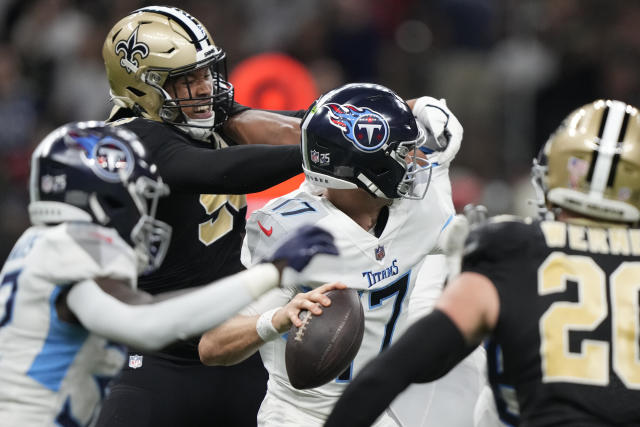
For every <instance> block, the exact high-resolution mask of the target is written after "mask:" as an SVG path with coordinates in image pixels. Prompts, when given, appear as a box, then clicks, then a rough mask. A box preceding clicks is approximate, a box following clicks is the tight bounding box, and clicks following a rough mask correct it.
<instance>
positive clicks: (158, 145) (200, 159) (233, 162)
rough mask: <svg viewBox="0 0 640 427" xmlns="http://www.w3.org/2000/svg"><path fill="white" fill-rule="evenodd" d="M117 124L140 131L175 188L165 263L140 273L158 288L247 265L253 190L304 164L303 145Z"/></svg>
mask: <svg viewBox="0 0 640 427" xmlns="http://www.w3.org/2000/svg"><path fill="white" fill-rule="evenodd" d="M113 125H115V126H122V127H124V128H126V129H129V130H131V131H133V132H134V133H136V134H137V135H138V137H139V138H140V140H141V141H142V142H143V144H144V146H145V148H146V149H147V150H148V151H149V158H150V159H151V160H152V161H153V162H154V163H155V164H156V166H157V167H158V172H159V174H160V176H161V177H162V179H163V181H164V182H165V183H167V184H168V185H169V189H170V192H171V193H170V195H169V196H167V197H163V198H162V199H160V202H159V205H158V210H157V213H156V217H157V218H158V219H160V220H162V221H165V222H166V223H168V224H169V225H170V226H171V227H172V235H171V243H170V245H169V249H168V252H167V255H166V257H165V259H164V261H163V263H162V265H161V267H160V268H159V269H157V270H156V271H154V272H153V273H151V274H148V275H145V276H141V277H140V278H139V279H138V280H139V282H138V286H139V287H140V288H141V289H143V290H145V291H147V292H149V293H152V294H156V293H159V292H165V291H173V290H178V289H183V288H189V287H193V286H200V285H204V284H208V283H210V282H212V281H214V280H217V279H220V278H223V277H226V276H229V275H230V274H234V273H236V272H238V271H241V270H242V269H244V267H243V266H242V264H241V262H240V249H241V247H242V239H243V237H244V232H245V218H246V214H247V202H246V196H245V194H246V193H253V192H258V191H262V190H265V189H267V188H269V187H271V186H273V185H276V184H278V183H280V182H282V181H284V180H286V179H288V178H291V177H292V176H295V175H296V174H298V173H300V172H302V167H301V165H302V157H301V154H300V148H299V146H284V145H283V146H270V145H242V146H229V147H224V148H220V149H215V148H214V146H213V145H212V144H209V143H206V142H201V141H199V140H196V139H193V138H191V137H189V136H188V135H187V134H186V133H183V132H182V131H180V130H178V129H177V128H175V127H174V126H171V125H167V124H165V123H161V122H155V121H152V120H148V119H144V118H122V119H117V120H115V121H113ZM220 304H224V301H220ZM212 309H213V308H212ZM178 347H179V346H178ZM190 347H191V348H190V349H189V351H188V352H187V353H189V354H190V356H189V357H191V356H193V358H197V351H196V346H195V345H191V346H190ZM179 353H180V354H181V355H182V354H183V353H184V352H183V351H180V352H179Z"/></svg>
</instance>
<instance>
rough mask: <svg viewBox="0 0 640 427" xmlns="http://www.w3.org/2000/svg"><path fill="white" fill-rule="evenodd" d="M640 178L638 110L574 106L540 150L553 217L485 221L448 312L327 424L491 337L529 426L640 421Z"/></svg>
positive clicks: (430, 321) (440, 310)
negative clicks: (573, 109) (639, 352)
mask: <svg viewBox="0 0 640 427" xmlns="http://www.w3.org/2000/svg"><path fill="white" fill-rule="evenodd" d="M639 177H640V114H639V113H638V110H637V108H635V107H633V106H631V105H628V104H625V103H623V102H620V101H613V100H606V101H605V100H597V101H595V102H592V103H591V104H587V105H585V106H583V107H580V108H578V109H577V110H575V111H574V112H572V113H571V114H570V115H569V116H568V117H567V118H566V119H565V121H564V122H563V123H562V124H561V125H560V127H559V128H558V129H557V130H556V131H555V133H553V134H552V135H551V136H550V138H549V140H548V141H547V142H546V144H545V145H544V147H543V149H542V150H541V152H540V154H539V156H538V158H537V159H536V160H535V161H534V167H533V180H534V184H535V185H536V187H537V189H538V191H539V195H540V212H541V218H540V219H537V220H528V221H521V220H517V219H515V218H495V219H494V220H492V221H490V222H489V223H488V224H486V225H484V226H480V227H477V228H475V229H472V230H471V232H470V234H469V236H468V238H467V239H466V244H465V247H464V251H463V252H462V251H461V252H462V253H463V254H464V258H463V265H462V273H461V274H460V275H459V276H457V277H456V278H454V279H453V281H452V282H451V283H450V284H449V285H448V286H447V287H446V288H445V290H444V292H443V295H442V297H441V298H440V300H439V301H438V303H437V305H436V310H434V312H433V313H432V314H430V315H428V316H426V317H425V318H423V319H421V320H420V321H418V322H417V323H416V324H415V325H414V326H412V327H411V328H410V329H409V330H408V331H407V332H406V334H405V335H403V336H402V337H401V338H400V340H398V342H396V344H395V345H394V346H393V347H392V348H390V349H389V350H388V351H386V352H383V353H382V354H381V355H380V357H379V358H377V359H375V360H374V361H373V362H371V363H370V364H369V365H368V366H367V367H365V368H364V369H363V371H362V372H361V373H360V376H359V377H357V378H356V379H355V380H354V381H353V382H352V383H351V386H350V387H349V388H348V389H347V390H346V391H345V393H344V394H343V396H342V398H341V399H340V401H339V402H338V403H337V405H336V406H335V408H334V412H333V413H332V415H331V417H330V418H329V421H328V422H327V425H328V426H342V425H349V426H356V425H362V426H364V425H369V424H370V423H371V422H373V421H374V420H375V419H376V417H377V416H378V414H379V413H380V412H381V410H380V409H379V408H384V406H385V405H386V404H387V403H388V402H389V401H390V400H391V399H392V398H393V396H394V395H395V394H397V393H398V392H399V391H400V390H402V389H403V388H404V387H406V386H407V385H408V384H409V383H411V382H412V381H413V382H415V381H431V380H433V379H435V378H437V377H439V376H440V375H442V374H443V373H445V372H447V370H448V369H450V368H451V366H453V365H455V363H456V362H458V361H459V360H461V358H462V357H464V355H465V354H467V353H468V352H469V350H470V348H473V346H475V345H476V344H477V343H478V342H480V340H481V339H483V338H484V337H487V336H490V337H491V339H492V340H493V341H494V342H495V343H496V344H497V345H499V346H500V349H501V351H502V360H501V362H502V363H501V368H502V371H503V373H504V376H503V379H506V381H507V382H508V383H509V384H511V385H513V387H514V388H515V396H516V397H517V403H518V405H517V406H518V408H519V416H520V420H521V424H523V425H527V426H548V425H563V426H565V425H580V426H587V425H588V426H604V425H616V426H622V425H629V426H630V425H639V424H640V407H638V405H637V404H636V402H638V399H640V391H639V389H640V362H639V360H638V335H639V333H640V332H639V331H640V322H639V318H638V312H639V307H638V304H639V301H640V298H639V296H640V295H639V292H640V229H638V228H637V224H638V221H639V220H640V179H639ZM456 222H457V223H459V224H464V220H463V219H462V218H460V220H459V221H458V220H457V221H456ZM456 228H460V229H463V227H462V225H461V226H460V227H456ZM454 252H455V251H454ZM425 337H429V340H428V341H427V340H425ZM434 340H435V342H437V343H438V345H437V346H433V345H430V344H431V343H432V342H434Z"/></svg>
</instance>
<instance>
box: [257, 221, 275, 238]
mask: <svg viewBox="0 0 640 427" xmlns="http://www.w3.org/2000/svg"><path fill="white" fill-rule="evenodd" d="M258 227H260V230H262V232H263V233H264V234H266V235H267V237H269V236H271V233H273V227H269V229H268V230H267V229H266V228H265V226H264V225H262V224H260V221H258Z"/></svg>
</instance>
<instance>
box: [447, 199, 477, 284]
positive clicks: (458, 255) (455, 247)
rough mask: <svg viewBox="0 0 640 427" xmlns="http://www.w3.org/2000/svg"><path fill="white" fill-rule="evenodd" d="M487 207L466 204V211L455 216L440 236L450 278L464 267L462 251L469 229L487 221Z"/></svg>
mask: <svg viewBox="0 0 640 427" xmlns="http://www.w3.org/2000/svg"><path fill="white" fill-rule="evenodd" d="M487 217H488V213H487V208H486V207H484V206H483V205H472V204H469V205H466V206H465V207H464V212H463V213H462V214H458V215H456V216H454V217H453V219H452V220H451V222H450V223H449V225H448V226H447V228H445V229H444V231H443V232H442V235H441V236H440V242H441V246H442V248H443V250H444V253H445V255H446V256H447V267H448V268H449V278H450V279H451V278H452V277H454V276H456V275H458V274H459V273H460V268H461V267H462V265H461V264H462V252H463V250H464V242H465V240H466V239H467V235H468V234H469V231H470V230H472V229H473V228H475V227H478V226H480V225H482V224H484V223H485V222H486V221H487Z"/></svg>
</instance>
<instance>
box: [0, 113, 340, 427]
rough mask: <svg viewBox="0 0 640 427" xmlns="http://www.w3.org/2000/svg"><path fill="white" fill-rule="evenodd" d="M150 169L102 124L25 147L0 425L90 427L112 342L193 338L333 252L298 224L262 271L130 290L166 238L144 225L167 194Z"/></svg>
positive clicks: (107, 374)
mask: <svg viewBox="0 0 640 427" xmlns="http://www.w3.org/2000/svg"><path fill="white" fill-rule="evenodd" d="M155 169H156V168H155V166H154V165H152V164H150V163H149V162H148V161H147V159H146V158H145V155H144V149H143V147H142V144H141V143H140V142H139V141H138V140H137V138H136V137H135V135H133V134H132V133H130V132H128V131H125V130H122V129H119V128H112V127H110V126H107V125H105V124H104V123H102V122H79V123H73V124H69V125H66V126H63V127H61V128H59V129H57V130H55V131H54V132H52V133H51V134H50V135H49V136H48V137H47V138H45V140H43V141H42V142H41V143H40V145H39V146H38V147H37V148H36V150H35V152H34V154H33V156H32V161H31V185H30V196H31V203H30V205H29V215H30V219H31V222H32V224H33V226H32V227H30V228H29V229H28V230H26V231H25V233H24V234H23V235H22V236H21V237H20V239H19V240H18V242H17V243H16V244H15V246H14V248H13V250H12V252H11V254H10V255H9V257H8V259H7V260H6V262H5V264H4V267H3V268H2V270H1V271H0V424H1V425H3V426H5V425H6V426H21V427H23V426H49V425H65V426H71V425H73V426H76V425H77V426H85V425H89V424H90V423H91V421H92V420H93V419H95V415H96V412H97V409H98V408H99V403H100V402H101V400H102V398H103V397H104V394H105V387H106V385H107V382H108V381H109V379H110V378H112V377H113V376H114V375H115V374H116V373H117V372H118V371H119V369H120V368H121V367H122V365H123V363H124V362H125V360H124V349H123V348H121V347H120V346H119V345H115V344H112V342H118V343H120V344H126V345H135V346H136V347H137V348H143V349H157V348H161V347H163V346H165V345H167V344H169V343H170V342H172V341H174V340H176V339H178V338H184V337H187V336H192V335H195V334H199V333H201V332H203V331H205V330H207V329H209V328H211V327H213V326H215V325H217V324H219V323H220V322H222V321H223V320H225V319H226V318H228V317H229V316H231V315H232V314H234V313H235V312H237V311H238V310H239V309H240V308H242V307H244V306H245V305H246V304H248V303H249V302H251V301H253V300H255V299H256V298H257V297H258V296H260V295H261V294H262V293H264V292H266V291H268V290H270V289H272V288H274V287H276V286H278V284H279V283H280V275H281V274H280V273H281V272H282V271H283V270H285V271H288V270H289V269H290V267H289V265H291V266H292V267H293V268H294V269H295V270H292V272H289V273H288V275H289V276H290V277H292V278H293V279H296V278H297V277H300V276H298V274H299V273H301V272H302V270H303V269H304V267H305V266H306V264H307V263H308V261H309V260H310V259H311V258H312V257H314V255H315V254H317V253H325V254H335V253H336V251H335V247H334V246H333V244H332V243H331V237H330V235H329V234H328V233H326V232H324V231H322V230H319V229H317V228H314V229H310V228H306V229H304V230H300V233H298V234H297V235H295V236H293V237H292V238H291V239H289V240H288V241H287V242H285V244H284V245H282V246H281V247H279V248H278V250H277V251H276V253H275V254H274V256H275V257H277V258H274V260H276V261H274V262H273V263H264V264H260V265H258V266H256V267H254V268H253V269H250V270H248V271H245V272H241V273H238V274H237V275H234V276H230V277H228V278H226V279H223V280H220V281H218V282H215V283H214V284H212V285H209V286H204V287H202V288H199V289H197V290H194V291H193V292H190V293H185V294H183V295H180V296H175V295H174V297H173V298H170V297H168V296H166V295H162V294H159V295H156V296H151V295H149V294H146V293H144V292H140V291H137V289H136V288H137V277H138V275H139V274H140V273H142V272H144V271H145V270H151V269H154V268H156V267H158V266H159V265H160V263H161V262H162V259H163V257H164V253H165V252H166V249H167V246H168V244H169V237H170V232H171V229H170V227H169V226H167V225H166V224H165V223H163V222H161V221H158V220H156V219H155V210H156V206H157V203H158V200H159V198H160V197H162V196H163V195H165V194H167V193H168V191H169V190H168V188H167V187H166V185H165V184H163V182H162V179H161V178H160V176H159V175H158V174H157V171H156V170H155ZM294 264H295V265H294ZM220 300H224V301H225V304H224V306H223V307H217V308H216V310H212V309H211V306H212V305H213V304H215V303H216V302H217V301H220ZM152 303H153V304H152ZM136 362H141V361H139V360H138V361H136V360H133V361H131V360H130V361H129V363H130V366H131V363H136Z"/></svg>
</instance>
